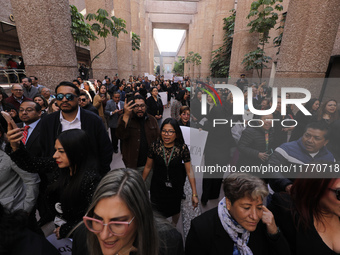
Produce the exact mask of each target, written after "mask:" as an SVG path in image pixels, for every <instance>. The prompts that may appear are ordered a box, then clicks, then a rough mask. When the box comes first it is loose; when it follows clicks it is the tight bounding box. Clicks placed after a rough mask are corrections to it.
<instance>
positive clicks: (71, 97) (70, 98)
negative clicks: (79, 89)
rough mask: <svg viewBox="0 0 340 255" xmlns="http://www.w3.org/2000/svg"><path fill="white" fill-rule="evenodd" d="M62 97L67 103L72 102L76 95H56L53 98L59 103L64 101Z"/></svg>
mask: <svg viewBox="0 0 340 255" xmlns="http://www.w3.org/2000/svg"><path fill="white" fill-rule="evenodd" d="M64 97H65V98H66V100H67V101H72V100H73V99H74V98H75V97H77V96H76V95H73V94H71V93H67V94H61V93H59V94H57V96H56V97H55V98H56V99H57V100H58V101H61V100H63V99H64Z"/></svg>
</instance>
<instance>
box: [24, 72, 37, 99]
mask: <svg viewBox="0 0 340 255" xmlns="http://www.w3.org/2000/svg"><path fill="white" fill-rule="evenodd" d="M22 85H23V86H24V95H25V97H28V98H33V97H35V96H36V95H37V94H38V88H36V87H34V86H33V85H32V80H31V78H29V77H25V78H23V79H22Z"/></svg>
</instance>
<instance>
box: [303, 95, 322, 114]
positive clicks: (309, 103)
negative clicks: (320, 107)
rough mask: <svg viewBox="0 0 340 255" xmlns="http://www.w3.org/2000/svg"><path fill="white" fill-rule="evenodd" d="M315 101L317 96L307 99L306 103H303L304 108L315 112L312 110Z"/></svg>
mask: <svg viewBox="0 0 340 255" xmlns="http://www.w3.org/2000/svg"><path fill="white" fill-rule="evenodd" d="M316 101H319V99H317V98H312V99H311V100H309V101H308V102H307V103H306V104H305V108H306V109H307V110H308V111H310V112H311V113H312V114H313V113H314V112H315V111H314V110H313V105H314V103H315V102H316Z"/></svg>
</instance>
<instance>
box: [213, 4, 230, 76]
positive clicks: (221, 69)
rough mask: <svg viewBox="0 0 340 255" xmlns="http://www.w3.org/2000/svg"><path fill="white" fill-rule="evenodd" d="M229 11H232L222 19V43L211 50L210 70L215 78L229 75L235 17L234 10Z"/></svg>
mask: <svg viewBox="0 0 340 255" xmlns="http://www.w3.org/2000/svg"><path fill="white" fill-rule="evenodd" d="M230 12H232V14H231V15H230V16H229V17H227V18H224V19H223V22H224V26H223V30H224V36H223V45H222V46H221V47H219V48H218V49H216V50H214V51H212V52H211V53H212V58H211V63H210V72H211V76H212V77H215V78H223V77H227V76H228V75H229V66H230V59H231V49H232V45H233V35H234V27H235V18H236V11H235V10H234V9H233V10H231V11H230Z"/></svg>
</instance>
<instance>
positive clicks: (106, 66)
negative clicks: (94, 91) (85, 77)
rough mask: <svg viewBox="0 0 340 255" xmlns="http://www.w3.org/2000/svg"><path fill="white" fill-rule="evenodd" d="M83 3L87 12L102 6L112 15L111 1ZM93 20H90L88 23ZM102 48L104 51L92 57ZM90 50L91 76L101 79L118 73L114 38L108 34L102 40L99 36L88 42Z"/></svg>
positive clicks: (98, 0) (90, 0)
mask: <svg viewBox="0 0 340 255" xmlns="http://www.w3.org/2000/svg"><path fill="white" fill-rule="evenodd" d="M85 4H86V12H87V13H96V12H97V10H98V9H100V8H102V9H105V10H106V11H107V12H108V14H109V17H111V16H113V15H114V12H113V2H112V1H110V0H95V1H93V0H85ZM93 22H94V21H91V22H90V23H93ZM105 42H106V49H105ZM104 49H105V51H104V52H103V53H102V54H100V55H99V57H98V58H96V59H94V58H95V57H96V56H97V55H98V53H100V52H101V51H102V50H104ZM90 50H91V51H90V54H91V61H93V62H92V72H93V78H95V79H99V80H103V79H104V77H105V76H106V75H107V76H108V77H109V78H111V79H112V78H113V77H114V75H115V74H116V73H118V66H117V50H116V38H115V37H114V36H111V35H109V36H108V37H107V38H105V41H104V38H100V37H99V38H98V39H97V40H95V41H91V42H90Z"/></svg>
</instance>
